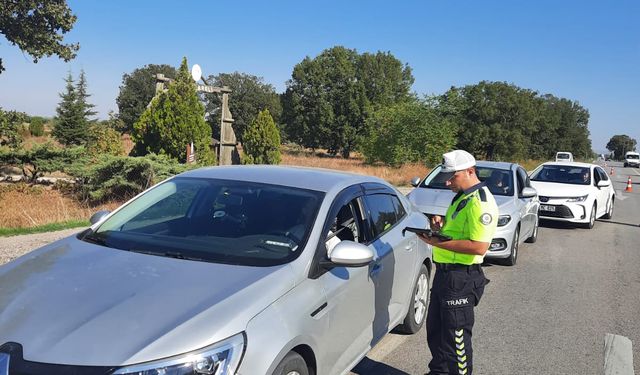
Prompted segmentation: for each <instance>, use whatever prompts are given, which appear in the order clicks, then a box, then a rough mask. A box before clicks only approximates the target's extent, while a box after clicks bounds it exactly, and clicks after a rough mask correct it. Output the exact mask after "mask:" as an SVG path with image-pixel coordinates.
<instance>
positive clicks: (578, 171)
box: [531, 165, 591, 185]
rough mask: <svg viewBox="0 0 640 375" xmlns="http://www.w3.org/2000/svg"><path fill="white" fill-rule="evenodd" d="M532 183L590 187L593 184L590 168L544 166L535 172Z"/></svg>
mask: <svg viewBox="0 0 640 375" xmlns="http://www.w3.org/2000/svg"><path fill="white" fill-rule="evenodd" d="M531 181H540V182H557V183H562V184H575V185H589V184H591V170H590V168H588V167H577V166H568V165H543V166H542V167H541V168H540V169H538V170H536V171H534V172H533V174H532V175H531Z"/></svg>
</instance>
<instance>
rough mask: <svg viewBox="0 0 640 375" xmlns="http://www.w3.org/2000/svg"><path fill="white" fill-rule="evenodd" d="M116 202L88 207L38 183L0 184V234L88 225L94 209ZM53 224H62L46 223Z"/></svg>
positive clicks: (109, 208)
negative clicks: (54, 226)
mask: <svg viewBox="0 0 640 375" xmlns="http://www.w3.org/2000/svg"><path fill="white" fill-rule="evenodd" d="M120 204H121V202H111V203H107V204H103V205H100V206H95V207H92V206H89V205H87V204H83V203H81V202H78V201H77V200H75V199H73V198H72V197H68V196H65V195H63V194H62V192H60V191H58V190H54V189H50V188H45V187H42V186H30V185H28V184H24V183H19V184H5V185H0V236H7V235H15V234H19V233H17V232H16V233H14V232H13V231H16V230H25V231H30V230H36V231H47V230H54V229H64V228H73V227H77V226H82V225H88V222H89V221H88V220H89V217H90V216H91V215H92V214H93V213H94V212H96V211H98V210H102V209H106V210H113V209H114V208H116V207H118V206H119V205H120ZM81 223H82V224H81ZM53 224H56V225H62V227H59V228H58V227H56V228H53V227H51V228H50V227H47V226H48V225H53ZM8 233H13V234H8ZM25 233H26V232H25ZM34 233H35V232H34Z"/></svg>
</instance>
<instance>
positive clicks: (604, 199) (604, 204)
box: [593, 167, 611, 217]
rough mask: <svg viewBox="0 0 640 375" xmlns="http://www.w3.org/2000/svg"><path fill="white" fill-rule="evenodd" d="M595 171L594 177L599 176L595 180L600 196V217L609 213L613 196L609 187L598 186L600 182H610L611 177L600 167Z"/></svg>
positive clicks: (598, 215) (598, 212)
mask: <svg viewBox="0 0 640 375" xmlns="http://www.w3.org/2000/svg"><path fill="white" fill-rule="evenodd" d="M593 170H594V176H597V178H595V179H594V184H595V189H596V191H597V194H598V211H597V214H596V216H597V217H600V216H602V215H604V214H605V213H606V212H607V209H608V207H609V199H610V198H611V194H610V193H609V192H610V188H609V187H608V186H607V187H598V186H597V185H598V182H600V181H609V176H608V175H607V172H605V171H604V169H602V168H600V167H595V168H593Z"/></svg>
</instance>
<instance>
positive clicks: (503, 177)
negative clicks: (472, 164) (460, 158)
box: [476, 166, 514, 195]
mask: <svg viewBox="0 0 640 375" xmlns="http://www.w3.org/2000/svg"><path fill="white" fill-rule="evenodd" d="M476 175H477V176H478V179H480V181H482V182H484V183H485V184H486V186H487V188H489V191H491V194H493V195H513V192H514V186H513V185H514V182H513V175H512V173H511V171H510V170H507V169H498V168H489V167H481V166H476Z"/></svg>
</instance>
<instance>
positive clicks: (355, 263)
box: [329, 240, 373, 267]
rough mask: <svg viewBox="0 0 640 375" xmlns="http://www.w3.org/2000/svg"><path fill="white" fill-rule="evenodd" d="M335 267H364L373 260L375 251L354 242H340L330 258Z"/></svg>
mask: <svg viewBox="0 0 640 375" xmlns="http://www.w3.org/2000/svg"><path fill="white" fill-rule="evenodd" d="M329 258H330V259H331V263H332V264H333V265H334V266H336V265H337V266H346V267H363V266H366V265H368V264H369V263H371V261H372V260H373V250H371V249H370V248H369V247H368V246H365V245H363V244H360V243H357V242H353V241H348V240H345V241H340V243H339V244H337V245H336V246H335V247H334V248H333V250H331V254H330V256H329Z"/></svg>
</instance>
